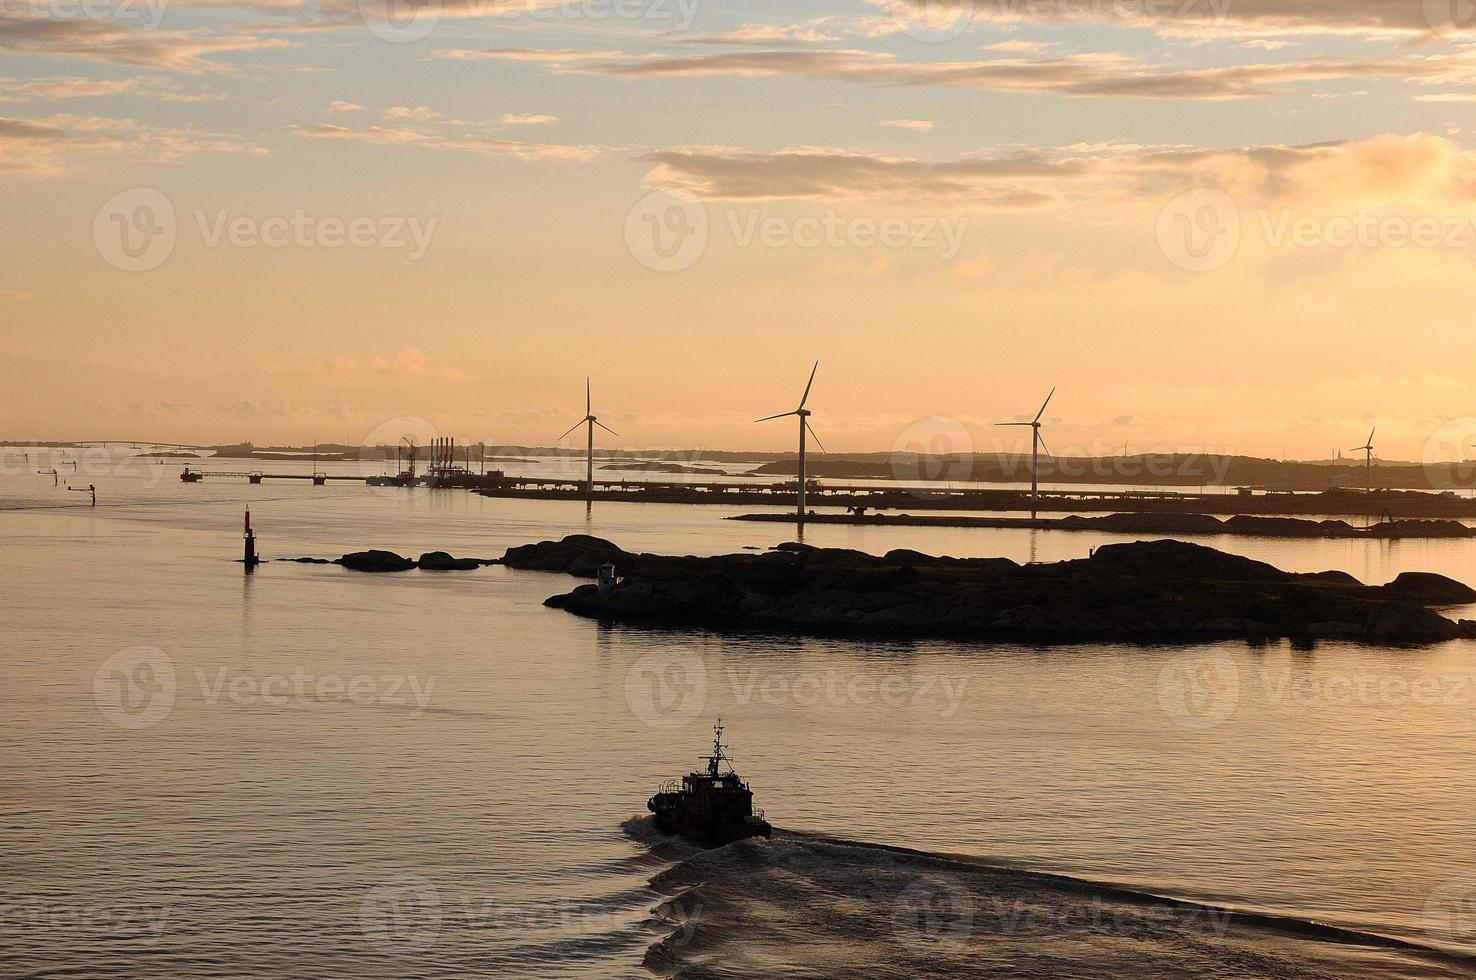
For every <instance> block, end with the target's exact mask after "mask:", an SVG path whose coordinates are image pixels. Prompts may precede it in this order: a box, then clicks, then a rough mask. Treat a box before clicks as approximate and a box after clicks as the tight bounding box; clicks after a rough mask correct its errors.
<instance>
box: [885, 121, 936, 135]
mask: <svg viewBox="0 0 1476 980" xmlns="http://www.w3.org/2000/svg"><path fill="white" fill-rule="evenodd" d="M880 125H883V126H891V127H892V128H894V129H913V130H917V131H918V132H921V133H926V132H927V131H929V130H931V129H932V128H933V123H932V121H931V120H928V119H888V120H885V121H884V122H882V123H881V124H880Z"/></svg>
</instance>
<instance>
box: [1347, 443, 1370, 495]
mask: <svg viewBox="0 0 1476 980" xmlns="http://www.w3.org/2000/svg"><path fill="white" fill-rule="evenodd" d="M1374 432H1375V430H1374V429H1369V430H1368V441H1367V442H1365V443H1364V444H1363V445H1361V446H1354V447H1353V448H1352V449H1350V450H1348V452H1350V453H1363V454H1364V457H1363V492H1364V493H1369V492H1370V491H1371V490H1372V489H1373V434H1374Z"/></svg>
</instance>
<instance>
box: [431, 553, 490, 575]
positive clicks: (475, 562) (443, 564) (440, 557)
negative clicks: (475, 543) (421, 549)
mask: <svg viewBox="0 0 1476 980" xmlns="http://www.w3.org/2000/svg"><path fill="white" fill-rule="evenodd" d="M417 564H419V565H420V567H421V569H422V570H423V571H427V572H457V571H466V570H468V569H472V568H480V567H482V564H483V563H482V562H481V560H479V559H476V558H454V557H452V556H451V555H449V554H447V553H446V552H444V551H427V552H426V553H425V554H423V555H421V556H420V561H419V562H417Z"/></svg>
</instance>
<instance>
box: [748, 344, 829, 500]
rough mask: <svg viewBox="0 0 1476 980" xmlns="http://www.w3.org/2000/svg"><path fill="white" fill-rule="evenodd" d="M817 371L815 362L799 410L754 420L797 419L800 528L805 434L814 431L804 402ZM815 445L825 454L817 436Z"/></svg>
mask: <svg viewBox="0 0 1476 980" xmlns="http://www.w3.org/2000/svg"><path fill="white" fill-rule="evenodd" d="M818 370H820V362H819V361H816V362H815V366H814V367H812V368H810V380H809V381H807V382H805V393H804V394H803V395H800V401H799V408H796V409H795V410H794V411H792V412H780V413H779V414H778V415H769V416H765V417H764V418H761V419H755V420H754V421H755V422H772V421H773V420H774V419H787V418H789V416H791V415H794V416H796V417H798V418H799V498H798V502H797V504H796V507H797V510H796V513H797V514H798V516H799V526H800V527H802V528H803V527H804V526H805V433H809V434H810V435H812V436H815V430H814V429H813V428H811V427H810V410H809V409H808V408H805V402H806V401H807V400H809V397H810V386H811V385H813V384H814V383H815V372H816V371H818ZM815 444H816V445H817V446H819V447H820V451H821V452H822V453H823V452H825V444H824V443H822V442H821V441H820V437H819V436H815Z"/></svg>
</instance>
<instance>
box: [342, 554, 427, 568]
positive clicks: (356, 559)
mask: <svg viewBox="0 0 1476 980" xmlns="http://www.w3.org/2000/svg"><path fill="white" fill-rule="evenodd" d="M337 564H339V565H342V566H343V567H344V568H348V569H352V570H353V571H356V572H408V571H409V570H410V569H412V568H414V567H415V562H414V561H412V560H411V559H409V558H406V557H404V556H403V555H397V554H395V553H394V552H393V551H356V552H354V553H353V554H351V555H344V556H343V557H342V558H340V559H338V562H337Z"/></svg>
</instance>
